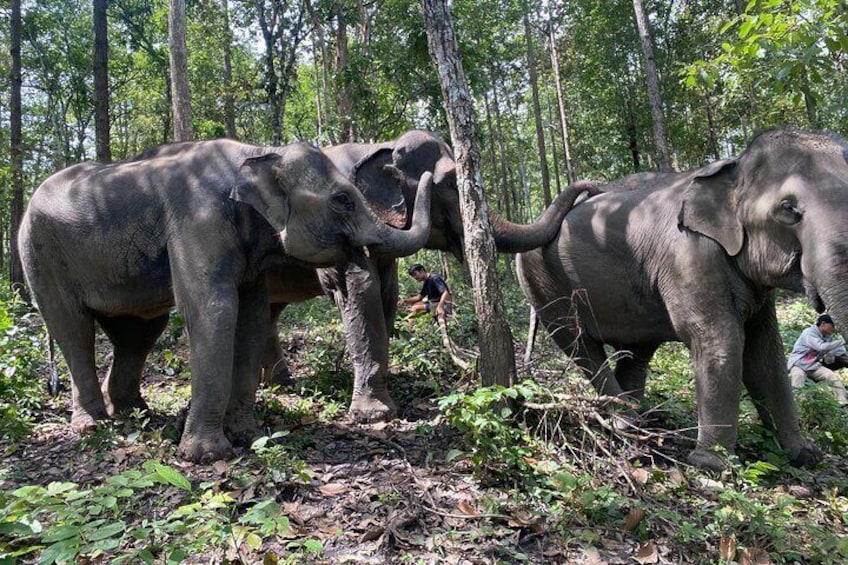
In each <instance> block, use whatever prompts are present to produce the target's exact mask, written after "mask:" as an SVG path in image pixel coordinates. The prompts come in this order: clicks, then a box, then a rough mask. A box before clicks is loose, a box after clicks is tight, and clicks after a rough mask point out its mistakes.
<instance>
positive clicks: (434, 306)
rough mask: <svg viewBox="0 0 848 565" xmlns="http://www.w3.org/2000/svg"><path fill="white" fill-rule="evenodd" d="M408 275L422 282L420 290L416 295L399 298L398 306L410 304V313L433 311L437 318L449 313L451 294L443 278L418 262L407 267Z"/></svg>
mask: <svg viewBox="0 0 848 565" xmlns="http://www.w3.org/2000/svg"><path fill="white" fill-rule="evenodd" d="M409 275H410V276H411V277H412V278H414V279H415V280H417V281H418V282H420V283H423V285H422V286H421V292H420V293H418V294H417V295H416V296H410V297H409V298H402V299H400V300H399V301H398V306H403V305H406V304H408V305H410V306H409V313H410V314H420V313H423V312H427V313H433V315H434V316H436V317H438V318H444V317H445V316H446V315H447V314H450V309H451V294H450V289H449V288H448V283H446V282H445V279H443V278H442V277H441V276H439V275H437V274H435V273H429V272H427V269H425V268H424V265H421V264H420V263H416V264H415V265H413V266H411V267H410V268H409ZM425 298H426V300H425Z"/></svg>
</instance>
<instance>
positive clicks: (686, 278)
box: [516, 128, 848, 469]
mask: <svg viewBox="0 0 848 565" xmlns="http://www.w3.org/2000/svg"><path fill="white" fill-rule="evenodd" d="M600 188H601V191H602V194H601V195H599V196H596V197H594V198H592V199H590V200H588V201H586V202H585V203H581V204H579V205H577V206H575V208H574V209H573V210H572V211H571V212H570V213H569V214H568V216H566V217H565V219H564V220H563V222H562V229H561V230H560V233H559V236H558V238H557V239H556V240H555V241H552V242H551V243H549V244H548V245H545V246H543V247H542V248H540V249H537V250H533V251H530V252H526V253H521V254H519V255H518V256H517V259H516V260H517V263H518V273H519V282H520V285H521V287H522V289H523V291H524V293H525V294H526V296H527V298H528V299H529V302H530V304H531V305H532V307H533V308H535V310H536V312H537V314H538V316H539V318H540V320H541V321H542V323H543V324H544V326H545V327H546V329H547V331H548V332H549V334H550V335H551V336H552V338H553V340H554V341H555V342H556V344H557V345H558V346H559V347H560V348H562V349H563V350H564V351H566V352H568V353H569V354H570V355H571V356H572V357H573V359H574V361H575V362H576V364H577V365H578V366H579V368H580V369H581V370H582V371H583V372H584V373H585V375H586V376H587V377H588V378H590V379H591V383H592V385H593V386H594V388H595V389H596V390H597V392H598V393H600V394H604V395H613V396H620V395H625V396H627V397H631V398H632V399H634V400H637V401H638V400H640V399H641V398H643V395H644V389H645V380H646V372H647V366H648V363H649V361H650V360H651V357H652V356H653V354H654V353H655V351H656V350H657V348H658V347H659V346H660V344H662V343H664V342H670V341H677V342H682V343H684V344H685V345H686V346H687V347H688V349H689V351H690V353H691V360H692V366H693V373H694V379H695V396H696V398H695V400H696V404H697V414H698V435H697V441H696V445H695V449H694V450H692V451H691V452H690V453H689V455H688V461H689V462H690V463H692V464H694V465H696V466H700V467H704V468H711V469H720V468H723V467H724V466H725V464H726V461H725V460H724V458H723V457H722V456H721V455H720V454H718V453H717V452H716V450H715V449H714V448H715V447H719V446H720V447H723V448H726V449H728V450H732V449H733V448H734V447H735V444H736V440H737V429H738V419H739V403H740V396H741V388H742V386H741V385H742V384H744V386H745V388H746V389H747V391H748V393H749V394H750V396H751V398H752V400H753V402H754V403H755V405H756V408H757V411H758V414H759V416H760V418H761V419H762V421H763V423H764V424H765V425H766V426H768V427H770V428H773V429H775V430H776V432H777V436H778V438H779V440H780V443H781V444H782V447H783V449H784V450H785V452H786V454H787V456H788V458H789V460H790V461H791V462H793V463H795V464H801V465H803V464H814V463H816V462H818V461H819V460H820V459H821V453H820V451H819V450H818V448H817V447H816V446H815V444H814V443H812V442H811V441H809V440H808V439H806V438H805V437H804V436H803V435H802V434H801V430H800V424H799V420H798V415H797V410H796V406H795V403H794V399H793V396H792V392H791V390H790V383H789V380H788V378H787V373H786V362H785V359H784V350H783V344H782V341H781V336H780V333H779V331H778V321H777V316H776V313H775V290H776V289H786V290H789V291H795V292H806V293H807V295H808V296H809V297H810V298H811V299H812V300H813V302H814V303H815V304H816V305H817V308H818V309H819V310H820V311H822V310H823V309H824V308H825V307H826V308H827V309H828V310H829V311H830V313H831V314H832V315H833V317H834V318H835V319H836V320H837V321H838V323H839V324H843V325H846V324H848V240H846V237H845V236H846V231H848V220H846V218H848V147H846V144H845V142H844V141H843V140H841V139H839V138H837V137H836V136H834V135H831V134H827V133H808V132H803V131H799V130H795V129H789V128H781V129H775V130H770V131H766V132H763V133H761V134H759V135H758V136H756V137H755V138H754V139H753V140H752V141H751V143H750V144H749V146H748V147H747V149H746V150H745V151H744V152H742V153H741V154H740V155H739V156H738V157H736V158H732V159H725V160H720V161H717V162H714V163H711V164H708V165H706V166H704V167H701V168H698V169H695V170H691V171H688V172H683V173H645V174H640V175H634V176H632V177H627V178H625V179H622V180H620V181H616V182H612V183H610V184H609V185H603V186H601V187H600ZM605 344H606V345H609V346H612V347H613V348H614V349H617V350H619V351H627V352H629V353H630V355H629V356H627V357H625V358H622V359H620V360H619V361H618V363H617V364H616V367H615V370H614V372H613V371H611V370H610V369H609V368H607V365H606V364H605V354H604V345H605ZM632 415H633V414H631V416H632Z"/></svg>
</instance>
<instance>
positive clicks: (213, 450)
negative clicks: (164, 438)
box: [179, 432, 233, 465]
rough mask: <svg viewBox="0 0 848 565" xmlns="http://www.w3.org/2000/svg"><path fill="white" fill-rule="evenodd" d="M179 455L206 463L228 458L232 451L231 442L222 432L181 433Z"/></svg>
mask: <svg viewBox="0 0 848 565" xmlns="http://www.w3.org/2000/svg"><path fill="white" fill-rule="evenodd" d="M179 453H180V457H182V458H183V459H185V460H186V461H191V462H193V463H200V464H201V465H206V464H208V463H212V462H213V461H218V460H219V459H229V458H230V457H231V456H232V453H233V447H232V444H230V441H229V440H228V439H227V438H226V437H225V436H224V434H223V432H217V433H205V434H189V433H188V432H186V433H183V437H182V439H181V440H180V449H179Z"/></svg>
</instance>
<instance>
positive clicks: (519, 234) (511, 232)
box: [489, 181, 600, 253]
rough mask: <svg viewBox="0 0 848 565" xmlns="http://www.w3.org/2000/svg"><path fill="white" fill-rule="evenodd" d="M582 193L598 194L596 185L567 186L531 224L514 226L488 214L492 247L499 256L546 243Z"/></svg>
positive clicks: (554, 235)
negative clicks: (493, 246)
mask: <svg viewBox="0 0 848 565" xmlns="http://www.w3.org/2000/svg"><path fill="white" fill-rule="evenodd" d="M584 192H587V193H588V194H589V196H594V195H596V194H598V193H599V192H600V191H599V190H598V185H597V184H596V183H594V182H591V181H578V182H576V183H574V184H572V185H569V186H568V187H567V188H566V189H565V190H564V191H563V192H562V193H561V194H560V195H559V196H557V198H556V200H554V202H553V204H551V205H550V206H549V207H548V209H547V210H545V212H544V213H543V214H542V215H541V216H539V218H538V219H537V220H536V221H535V222H533V223H532V224H526V225H525V224H515V223H513V222H510V221H509V220H506V219H504V218H503V217H502V216H499V215H497V214H495V213H493V212H490V213H489V222H490V223H491V225H492V232H493V234H494V238H495V247H497V250H498V251H499V252H501V253H523V252H525V251H530V250H532V249H536V248H537V247H541V246H543V245H545V244H546V243H548V242H550V241H551V240H552V239H553V238H555V237H556V235H557V234H558V233H559V229H560V226H561V225H562V220H563V218H565V215H566V214H567V213H568V212H569V210H571V208H572V207H573V206H574V202H575V201H576V200H577V197H578V196H580V195H581V194H582V193H584Z"/></svg>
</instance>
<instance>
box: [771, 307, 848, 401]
mask: <svg viewBox="0 0 848 565" xmlns="http://www.w3.org/2000/svg"><path fill="white" fill-rule="evenodd" d="M835 334H836V326H835V325H834V323H833V318H831V317H830V316H828V315H827V314H822V315H821V316H819V317H818V318H817V319H816V323H815V324H814V325H812V326H810V327H809V328H807V329H805V330H804V331H803V332H801V335H800V336H798V340H797V341H796V342H795V346H794V347H793V348H792V353H790V354H789V361H788V362H787V364H786V366H787V368H788V369H789V379H790V380H791V382H792V388H794V389H799V388H801V387H803V386H804V384H805V383H806V381H807V379H808V378H809V379H812V380H813V381H816V382H826V383H827V384H828V386H829V387H830V390H831V392H833V396H835V397H836V401H837V402H839V404H840V405H841V406H846V405H848V395H846V393H845V384H844V383H843V382H842V379H841V378H840V377H839V375H837V374H836V373H835V372H834V371H832V370H831V369H829V368H828V367H827V366H828V365H829V366H848V352H846V350H845V340H843V339H842V338H840V337H836V336H835Z"/></svg>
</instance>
